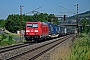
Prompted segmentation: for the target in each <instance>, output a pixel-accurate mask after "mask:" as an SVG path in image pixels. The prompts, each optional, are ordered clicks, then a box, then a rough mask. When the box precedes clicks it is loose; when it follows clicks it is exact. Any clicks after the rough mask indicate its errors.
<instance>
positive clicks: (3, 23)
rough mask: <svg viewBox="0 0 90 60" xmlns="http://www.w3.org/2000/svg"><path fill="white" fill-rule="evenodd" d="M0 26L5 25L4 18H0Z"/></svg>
mask: <svg viewBox="0 0 90 60" xmlns="http://www.w3.org/2000/svg"><path fill="white" fill-rule="evenodd" d="M0 27H3V28H4V27H5V20H4V19H0Z"/></svg>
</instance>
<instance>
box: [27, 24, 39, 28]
mask: <svg viewBox="0 0 90 60" xmlns="http://www.w3.org/2000/svg"><path fill="white" fill-rule="evenodd" d="M27 27H28V28H38V24H27Z"/></svg>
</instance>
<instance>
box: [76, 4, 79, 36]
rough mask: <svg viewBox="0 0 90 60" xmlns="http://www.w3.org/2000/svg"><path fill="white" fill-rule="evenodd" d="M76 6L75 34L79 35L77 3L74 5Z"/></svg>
mask: <svg viewBox="0 0 90 60" xmlns="http://www.w3.org/2000/svg"><path fill="white" fill-rule="evenodd" d="M75 6H76V10H77V13H76V25H77V26H76V30H77V35H79V28H78V4H76V5H75Z"/></svg>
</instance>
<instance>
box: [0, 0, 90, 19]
mask: <svg viewBox="0 0 90 60" xmlns="http://www.w3.org/2000/svg"><path fill="white" fill-rule="evenodd" d="M76 4H78V13H84V12H86V11H88V10H90V0H0V19H6V18H7V17H8V15H9V14H20V6H23V7H22V14H26V13H28V12H31V11H33V10H35V9H37V8H38V9H37V10H36V11H38V12H40V13H48V14H55V15H64V14H65V15H67V16H72V15H74V14H73V13H76V12H77V10H76V7H77V6H75V5H76ZM41 6H42V7H41ZM60 6H62V7H60ZM39 7H41V8H39ZM71 12H73V13H71ZM32 14H33V13H29V14H26V15H32Z"/></svg>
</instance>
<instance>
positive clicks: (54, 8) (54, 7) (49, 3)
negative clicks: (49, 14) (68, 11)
mask: <svg viewBox="0 0 90 60" xmlns="http://www.w3.org/2000/svg"><path fill="white" fill-rule="evenodd" d="M45 1H46V2H47V3H48V4H49V5H50V6H51V7H53V8H54V9H55V10H56V11H58V12H59V10H57V9H56V8H55V7H54V6H53V5H52V4H50V3H49V2H48V1H47V0H45ZM59 13H60V12H59Z"/></svg>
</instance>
